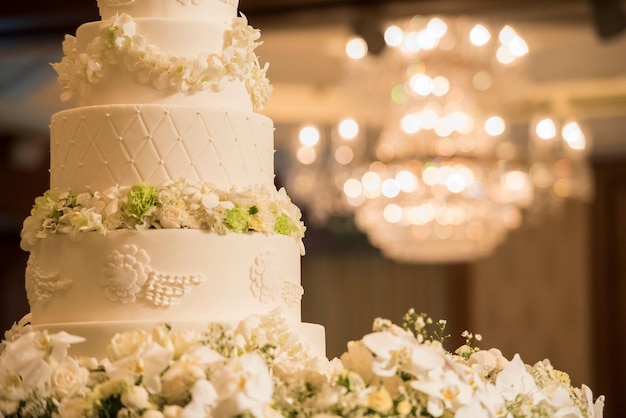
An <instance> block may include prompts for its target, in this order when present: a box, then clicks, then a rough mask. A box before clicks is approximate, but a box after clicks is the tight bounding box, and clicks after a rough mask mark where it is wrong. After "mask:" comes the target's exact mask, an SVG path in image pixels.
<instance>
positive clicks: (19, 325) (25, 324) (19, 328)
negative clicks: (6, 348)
mask: <svg viewBox="0 0 626 418" xmlns="http://www.w3.org/2000/svg"><path fill="white" fill-rule="evenodd" d="M32 318H33V315H32V314H31V313H27V314H26V315H24V316H23V317H22V319H20V320H19V321H17V322H14V323H13V325H12V326H11V328H10V329H8V330H7V331H5V333H4V339H5V341H6V342H11V341H15V340H17V339H18V338H20V337H21V336H22V335H24V334H27V333H29V332H32V331H33V328H32V326H31V325H30V323H31V321H32ZM1 352H2V346H1V345H0V353H1Z"/></svg>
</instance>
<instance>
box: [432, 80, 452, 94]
mask: <svg viewBox="0 0 626 418" xmlns="http://www.w3.org/2000/svg"><path fill="white" fill-rule="evenodd" d="M449 91H450V81H448V79H447V78H445V77H442V76H437V77H435V78H433V94H434V95H435V96H437V97H441V96H445V95H446V94H448V92H449Z"/></svg>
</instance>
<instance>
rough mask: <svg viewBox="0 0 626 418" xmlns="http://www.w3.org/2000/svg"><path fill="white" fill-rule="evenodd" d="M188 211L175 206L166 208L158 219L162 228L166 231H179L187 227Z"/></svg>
mask: <svg viewBox="0 0 626 418" xmlns="http://www.w3.org/2000/svg"><path fill="white" fill-rule="evenodd" d="M186 218H187V211H186V210H185V209H183V208H177V207H175V206H169V205H168V206H164V207H163V208H162V209H161V211H160V213H159V216H158V218H157V220H158V221H159V224H160V225H161V227H163V228H165V229H178V228H182V227H183V226H185V225H186V222H185V219H186Z"/></svg>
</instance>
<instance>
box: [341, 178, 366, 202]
mask: <svg viewBox="0 0 626 418" xmlns="http://www.w3.org/2000/svg"><path fill="white" fill-rule="evenodd" d="M343 192H344V193H345V195H346V196H347V197H349V198H357V197H359V196H361V193H362V192H363V187H362V186H361V182H360V181H358V180H357V179H355V178H350V179H348V180H346V182H345V183H344V184H343Z"/></svg>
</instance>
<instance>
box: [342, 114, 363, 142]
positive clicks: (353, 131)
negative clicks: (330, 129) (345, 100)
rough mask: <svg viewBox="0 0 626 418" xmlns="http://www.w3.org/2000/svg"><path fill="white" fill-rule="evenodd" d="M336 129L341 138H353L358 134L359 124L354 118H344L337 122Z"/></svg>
mask: <svg viewBox="0 0 626 418" xmlns="http://www.w3.org/2000/svg"><path fill="white" fill-rule="evenodd" d="M338 130H339V135H341V137H342V138H343V139H354V138H356V136H357V135H358V134H359V124H358V123H357V121H355V120H354V119H344V120H342V121H341V122H339V126H338Z"/></svg>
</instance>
